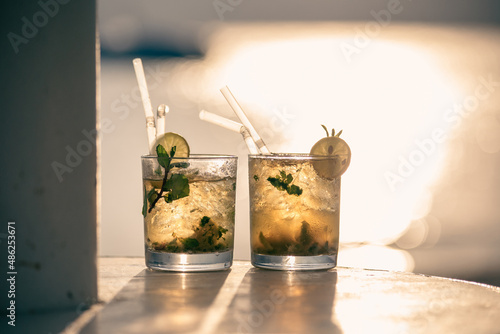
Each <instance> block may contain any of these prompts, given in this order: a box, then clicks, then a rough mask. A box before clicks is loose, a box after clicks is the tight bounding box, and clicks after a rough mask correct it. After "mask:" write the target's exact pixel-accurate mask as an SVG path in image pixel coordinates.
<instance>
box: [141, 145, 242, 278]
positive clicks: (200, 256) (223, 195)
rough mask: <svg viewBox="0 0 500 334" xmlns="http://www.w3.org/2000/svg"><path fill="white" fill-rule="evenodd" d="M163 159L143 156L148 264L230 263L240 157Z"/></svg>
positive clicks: (217, 266) (191, 267) (199, 266)
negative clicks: (237, 170) (237, 169)
mask: <svg viewBox="0 0 500 334" xmlns="http://www.w3.org/2000/svg"><path fill="white" fill-rule="evenodd" d="M163 159H167V160H164V161H163V163H162V164H161V165H160V163H159V161H158V160H159V158H158V157H156V156H142V157H141V161H142V179H143V195H144V197H143V201H144V202H143V216H144V242H145V249H146V265H147V266H148V267H149V268H151V269H156V270H171V271H212V270H223V269H227V268H229V267H230V266H231V265H232V260H233V241H234V216H235V195H236V168H237V160H238V158H237V157H236V156H223V155H197V154H192V155H190V156H189V157H187V158H177V157H174V158H173V159H169V158H163ZM165 166H166V167H165ZM165 171H167V177H165Z"/></svg>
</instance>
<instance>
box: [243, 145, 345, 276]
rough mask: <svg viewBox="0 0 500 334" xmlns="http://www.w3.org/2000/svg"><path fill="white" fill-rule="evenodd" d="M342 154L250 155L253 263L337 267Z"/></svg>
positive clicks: (271, 266)
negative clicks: (336, 170) (336, 171)
mask: <svg viewBox="0 0 500 334" xmlns="http://www.w3.org/2000/svg"><path fill="white" fill-rule="evenodd" d="M344 160H345V157H342V156H338V155H335V156H315V155H307V154H272V155H249V182H250V238H251V240H250V243H251V259H252V264H253V265H254V266H256V267H261V268H267V269H276V270H316V269H329V268H333V267H335V266H336V263H337V253H338V245H339V209H340V176H339V177H335V178H332V177H331V175H332V173H331V171H332V170H335V169H337V166H338V165H339V164H341V163H342V162H343V161H344Z"/></svg>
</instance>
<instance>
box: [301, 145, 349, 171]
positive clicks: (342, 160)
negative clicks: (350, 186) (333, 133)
mask: <svg viewBox="0 0 500 334" xmlns="http://www.w3.org/2000/svg"><path fill="white" fill-rule="evenodd" d="M310 154H311V155H321V156H325V160H317V161H313V167H314V169H315V170H316V173H318V175H319V176H321V177H324V178H326V179H329V180H333V179H334V178H337V177H339V176H341V175H342V174H344V172H345V171H346V170H347V168H348V167H349V164H350V163H351V149H350V148H349V145H347V143H346V142H345V141H344V140H343V139H341V138H339V137H326V138H323V139H320V140H319V141H318V142H317V143H316V144H314V146H313V147H312V148H311V152H310Z"/></svg>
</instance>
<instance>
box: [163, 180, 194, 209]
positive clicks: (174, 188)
mask: <svg viewBox="0 0 500 334" xmlns="http://www.w3.org/2000/svg"><path fill="white" fill-rule="evenodd" d="M162 190H163V191H166V192H169V193H168V195H167V198H165V200H166V201H167V203H171V202H172V201H175V200H176V199H179V198H183V197H186V196H189V181H188V178H187V177H186V176H185V175H183V174H172V176H171V177H170V179H168V180H167V181H166V182H165V183H164V184H163V188H162Z"/></svg>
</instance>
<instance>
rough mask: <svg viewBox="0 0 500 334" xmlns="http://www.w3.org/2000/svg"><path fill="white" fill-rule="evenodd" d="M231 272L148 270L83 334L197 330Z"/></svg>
mask: <svg viewBox="0 0 500 334" xmlns="http://www.w3.org/2000/svg"><path fill="white" fill-rule="evenodd" d="M230 272H231V270H226V271H218V272H211V273H210V274H207V273H203V272H200V273H174V272H158V271H151V270H149V269H145V270H143V271H142V272H140V273H139V274H137V275H136V276H135V277H134V278H132V280H131V281H130V282H129V283H128V284H127V286H126V287H125V288H123V289H122V290H121V291H120V292H119V293H118V295H116V297H115V298H114V299H113V300H112V301H111V302H110V303H109V304H108V305H106V307H105V308H104V309H103V310H102V311H101V312H99V314H98V315H97V316H96V317H95V318H94V319H93V320H92V321H91V322H90V323H89V324H88V325H87V326H86V327H85V328H84V329H83V330H82V331H81V334H90V333H99V334H108V333H120V334H126V333H148V334H153V333H177V332H191V331H194V330H196V329H197V328H198V327H199V326H200V323H201V322H202V320H203V316H204V314H205V312H206V310H207V309H208V308H209V307H210V305H211V304H212V303H213V301H214V299H215V297H216V296H217V294H218V293H219V290H220V288H221V287H222V285H223V284H224V282H225V280H226V278H227V276H228V275H229V273H230Z"/></svg>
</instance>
